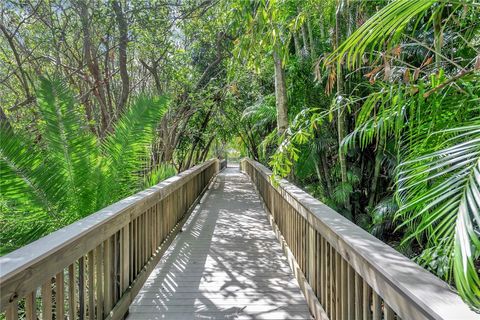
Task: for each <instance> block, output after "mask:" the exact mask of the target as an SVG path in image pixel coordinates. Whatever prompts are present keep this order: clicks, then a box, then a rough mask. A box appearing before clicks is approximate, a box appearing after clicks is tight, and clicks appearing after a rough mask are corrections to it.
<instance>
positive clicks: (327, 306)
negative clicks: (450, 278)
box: [241, 159, 480, 320]
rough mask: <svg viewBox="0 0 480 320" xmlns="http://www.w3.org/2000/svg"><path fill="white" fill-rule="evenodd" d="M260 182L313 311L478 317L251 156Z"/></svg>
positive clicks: (251, 171) (376, 316)
mask: <svg viewBox="0 0 480 320" xmlns="http://www.w3.org/2000/svg"><path fill="white" fill-rule="evenodd" d="M241 170H242V171H243V172H245V173H246V174H247V175H248V176H249V177H250V178H251V180H252V181H253V183H254V184H255V186H256V188H257V190H258V193H259V194H260V195H261V197H262V198H263V201H264V204H265V207H266V209H267V211H268V212H269V215H268V216H269V217H270V220H271V223H272V225H273V228H274V230H275V231H276V233H277V236H278V237H279V239H280V240H281V243H282V246H283V248H284V251H285V253H286V254H287V257H288V258H289V262H290V265H291V266H292V269H293V270H294V273H295V276H296V277H297V280H298V281H299V284H300V287H301V289H302V291H303V292H304V294H305V297H306V298H307V302H308V304H309V307H310V310H311V312H312V314H313V315H314V316H315V318H316V319H335V320H340V319H365V320H367V319H373V320H380V319H386V320H393V319H414V320H420V319H445V320H446V319H448V320H452V319H458V320H467V319H480V315H479V314H476V313H474V312H473V311H471V310H470V309H469V308H468V306H467V305H466V304H465V303H464V302H463V301H462V300H461V299H460V297H459V296H458V295H457V294H455V292H453V291H452V290H451V288H449V286H448V285H447V284H446V283H445V282H443V281H442V280H440V279H439V278H437V277H435V276H434V275H433V274H431V273H429V272H428V271H427V270H425V269H423V268H421V267H420V266H418V265H417V264H415V263H413V262H412V261H411V260H409V259H407V258H406V257H405V256H403V255H401V254H400V253H399V252H397V251H395V250H394V249H393V248H391V247H389V246H388V245H386V244H384V243H383V242H381V241H379V240H378V239H376V238H375V237H373V236H372V235H370V234H369V233H367V232H366V231H364V230H363V229H361V228H360V227H358V226H356V225H355V224H353V223H352V222H350V221H349V220H347V219H346V218H344V217H343V216H341V215H340V214H338V213H337V212H335V211H334V210H332V209H331V208H329V207H328V206H326V205H324V204H322V203H321V202H320V201H318V200H316V199H314V198H313V197H311V196H310V195H308V194H307V193H306V192H304V191H302V190H301V189H299V188H297V187H295V186H294V185H292V184H291V183H289V182H288V181H286V180H281V181H280V182H279V183H278V185H277V183H274V184H272V182H271V179H270V176H271V171H270V170H268V169H267V168H266V167H264V166H263V165H261V164H259V163H258V162H255V161H253V160H250V159H244V160H242V162H241Z"/></svg>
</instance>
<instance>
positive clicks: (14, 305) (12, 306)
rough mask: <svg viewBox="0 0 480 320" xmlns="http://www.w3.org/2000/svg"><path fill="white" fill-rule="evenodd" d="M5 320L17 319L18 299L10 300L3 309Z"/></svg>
mask: <svg viewBox="0 0 480 320" xmlns="http://www.w3.org/2000/svg"><path fill="white" fill-rule="evenodd" d="M5 317H6V318H7V320H18V300H17V299H15V300H13V301H12V302H10V303H9V304H8V306H7V309H6V310H5Z"/></svg>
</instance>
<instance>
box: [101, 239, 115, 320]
mask: <svg viewBox="0 0 480 320" xmlns="http://www.w3.org/2000/svg"><path fill="white" fill-rule="evenodd" d="M111 272H112V242H111V238H108V239H107V240H105V241H104V242H103V287H104V289H103V307H104V308H103V311H104V312H103V314H104V315H108V314H109V313H110V310H111V309H112V287H113V285H112V274H111Z"/></svg>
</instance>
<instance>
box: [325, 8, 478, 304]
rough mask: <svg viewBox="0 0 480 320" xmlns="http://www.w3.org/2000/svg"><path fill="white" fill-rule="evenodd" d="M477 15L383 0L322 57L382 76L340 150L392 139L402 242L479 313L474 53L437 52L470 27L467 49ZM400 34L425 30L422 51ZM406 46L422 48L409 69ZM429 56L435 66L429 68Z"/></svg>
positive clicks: (420, 44) (465, 38) (466, 10)
mask: <svg viewBox="0 0 480 320" xmlns="http://www.w3.org/2000/svg"><path fill="white" fill-rule="evenodd" d="M447 9H448V10H447ZM459 9H461V10H459ZM427 14H428V15H427ZM427 16H431V17H434V18H432V19H431V20H428V22H427V23H425V24H417V23H412V21H419V20H420V19H425V17H427ZM460 16H461V18H460V19H458V17H460ZM479 18H480V13H479V10H478V4H474V3H473V2H471V1H468V0H464V1H460V2H458V1H457V2H453V1H452V2H449V1H442V2H440V1H435V0H420V1H419V0H397V1H393V2H391V3H390V4H388V5H387V6H385V7H384V8H383V9H381V10H380V11H378V12H377V13H376V14H375V15H373V16H372V17H371V18H370V19H369V20H368V21H367V22H366V23H364V24H363V25H362V26H361V27H360V28H359V29H357V30H356V31H355V32H354V33H353V34H352V35H351V36H350V37H349V38H348V39H347V40H346V41H345V42H344V43H343V44H342V45H341V46H340V47H339V48H338V49H337V50H336V51H335V52H334V53H333V54H332V55H331V56H330V57H329V58H328V59H327V63H333V62H334V61H337V62H338V61H344V62H345V63H346V64H347V65H348V66H349V67H351V68H355V67H358V66H362V65H364V64H365V61H368V60H369V61H370V62H371V63H372V64H373V65H374V66H375V65H376V66H377V68H373V70H372V72H375V73H380V72H384V73H385V77H384V84H383V85H379V86H378V87H377V88H378V90H377V91H374V92H373V93H372V94H371V95H370V96H369V97H368V98H367V99H366V101H365V103H364V104H363V106H362V108H361V110H360V112H359V114H358V116H357V119H356V129H355V130H354V132H352V133H351V134H350V135H349V136H347V137H346V138H345V139H344V141H343V144H344V145H345V146H347V147H348V146H349V145H350V146H351V145H353V144H360V145H362V146H366V145H368V144H370V143H372V141H373V139H374V138H378V139H383V140H385V139H393V140H394V141H396V143H397V150H398V159H399V162H400V164H399V166H398V168H397V179H396V180H397V192H396V199H397V201H398V203H399V204H400V209H399V210H398V212H397V214H396V218H397V219H399V220H401V221H404V222H403V223H402V224H401V227H404V226H406V227H408V230H410V231H409V232H407V234H406V237H405V239H404V243H405V242H408V241H412V240H417V241H418V243H419V244H421V245H422V246H424V247H423V249H424V251H423V254H422V255H423V256H422V259H420V260H421V261H423V262H424V263H425V264H426V265H428V262H430V261H432V259H435V257H437V256H439V254H438V253H441V254H445V255H446V256H447V258H448V259H447V264H448V265H447V266H446V267H447V269H448V272H447V273H446V274H445V278H446V279H447V280H448V279H450V278H451V276H452V275H453V279H454V280H455V283H456V287H457V289H458V291H459V293H460V294H461V295H462V297H463V298H464V299H465V300H466V301H467V302H469V303H470V304H471V305H472V306H474V307H476V308H480V278H479V274H478V270H477V268H478V267H477V266H476V263H478V261H479V255H480V214H479V212H480V104H479V101H480V100H479V99H480V98H479V97H480V76H479V71H478V61H477V64H476V63H475V61H476V56H477V55H478V54H479V53H478V51H475V50H470V52H471V53H470V54H466V55H465V56H463V57H462V59H450V58H448V57H449V56H453V55H455V54H456V53H457V51H458V50H457V49H458V48H455V47H453V46H452V48H453V49H454V50H452V51H451V52H450V53H449V54H445V53H444V52H442V51H441V50H448V48H449V47H448V46H445V47H446V48H445V49H442V44H443V41H444V35H445V41H448V40H449V39H448V37H447V36H449V37H452V38H453V37H455V35H456V34H458V32H456V31H455V28H457V29H458V28H459V27H460V25H462V27H466V26H470V25H473V26H474V27H473V28H470V29H466V30H468V31H465V32H464V35H463V36H462V41H464V42H465V43H466V44H467V45H468V44H469V43H471V42H470V41H471V39H473V38H474V37H475V35H476V32H478V24H469V21H470V22H472V21H478V19H479ZM462 19H464V20H462ZM425 20H426V19H425ZM448 23H450V24H451V25H448ZM420 25H422V30H420V27H419V26H420ZM431 29H433V32H431V31H430V30H431ZM471 29H474V30H471ZM475 30H476V31H475ZM407 31H408V32H407ZM409 33H416V34H417V35H418V37H423V38H424V39H427V37H428V35H429V34H433V40H432V41H431V43H432V46H431V47H429V46H428V45H426V44H425V43H424V42H421V41H416V40H415V39H414V38H412V37H410V36H409V35H408V34H409ZM402 41H403V42H402ZM450 41H451V39H450ZM426 42H427V43H428V41H426ZM399 43H400V45H399ZM406 43H407V44H408V45H405V44H406ZM452 43H453V41H452ZM402 44H403V45H402ZM412 46H416V47H421V48H422V50H426V52H427V58H426V59H425V60H423V62H422V64H421V66H420V67H418V68H416V69H414V70H411V68H410V67H408V66H407V67H405V65H407V63H403V62H404V61H403V60H402V49H403V48H405V49H404V51H408V47H412ZM457 46H458V42H457ZM433 56H434V57H435V58H436V59H435V62H436V63H435V64H434V65H430V64H429V63H430V61H432V58H430V57H433ZM385 57H387V58H385ZM386 59H387V60H388V61H387V62H385V61H386ZM394 59H395V60H398V61H399V62H398V64H397V66H398V68H397V70H395V71H397V74H398V73H399V72H398V71H400V70H402V72H401V78H399V79H395V78H394V74H395V73H394V72H393V70H392V63H391V61H392V60H394ZM477 59H478V58H477ZM382 61H383V62H382ZM459 61H461V62H459ZM387 64H388V65H387ZM407 70H408V71H407ZM410 71H412V72H410ZM387 72H388V74H387ZM420 72H424V74H426V76H423V77H422V76H420Z"/></svg>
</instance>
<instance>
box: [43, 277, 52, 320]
mask: <svg viewBox="0 0 480 320" xmlns="http://www.w3.org/2000/svg"><path fill="white" fill-rule="evenodd" d="M42 319H44V320H49V319H52V279H51V278H49V279H48V280H47V281H46V282H45V283H44V284H43V285H42Z"/></svg>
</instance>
